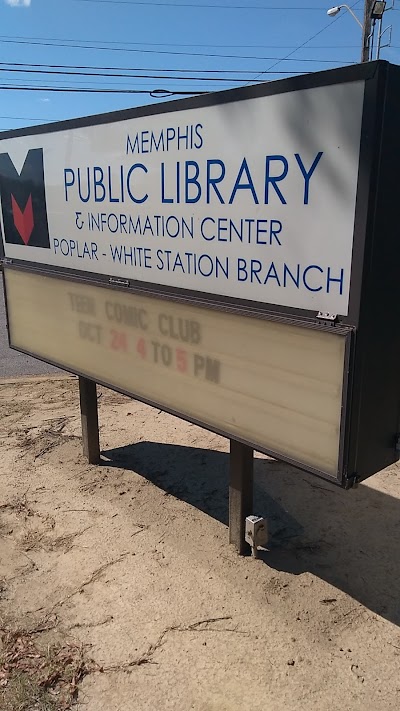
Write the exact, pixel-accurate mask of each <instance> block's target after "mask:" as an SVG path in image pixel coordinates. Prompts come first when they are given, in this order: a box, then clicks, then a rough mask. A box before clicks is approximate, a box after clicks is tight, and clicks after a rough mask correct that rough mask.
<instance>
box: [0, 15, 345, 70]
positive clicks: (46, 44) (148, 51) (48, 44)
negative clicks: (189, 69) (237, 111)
mask: <svg viewBox="0 0 400 711" xmlns="http://www.w3.org/2000/svg"><path fill="white" fill-rule="evenodd" d="M333 22H335V20H334V21H333ZM331 24H333V23H331ZM324 29H325V28H324ZM321 32H322V30H321ZM317 34H319V33H317ZM315 36H317V35H315ZM308 41H309V42H310V41H311V40H308ZM0 42H3V43H6V44H29V45H40V46H41V47H66V48H71V49H90V50H92V51H93V50H101V51H107V52H136V53H140V54H168V55H174V56H178V57H211V58H218V59H255V60H258V61H262V62H270V61H274V60H277V61H278V62H284V61H293V60H290V59H289V58H288V57H289V55H288V56H287V57H281V58H279V57H256V56H251V55H243V54H214V53H205V52H172V51H167V50H154V49H134V48H132V47H128V48H126V49H123V48H122V47H93V46H90V45H84V44H64V43H61V42H55V41H53V40H51V41H50V42H48V41H47V42H42V41H41V42H37V41H29V42H27V41H25V40H14V39H13V40H11V39H1V38H0ZM304 44H307V42H305V43H304ZM302 46H303V45H302ZM300 48H301V47H297V49H300ZM297 49H295V50H294V51H293V52H291V54H294V52H296V51H297ZM296 61H299V62H319V63H322V64H334V63H336V64H348V62H345V61H342V60H336V59H335V60H329V59H297V60H296Z"/></svg>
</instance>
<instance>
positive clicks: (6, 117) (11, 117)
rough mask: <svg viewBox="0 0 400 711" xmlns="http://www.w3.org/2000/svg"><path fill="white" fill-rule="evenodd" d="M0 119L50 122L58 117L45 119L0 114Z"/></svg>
mask: <svg viewBox="0 0 400 711" xmlns="http://www.w3.org/2000/svg"><path fill="white" fill-rule="evenodd" d="M0 119H2V120H7V121H44V123H51V122H52V121H57V120H58V119H45V118H38V117H36V118H32V116H0Z"/></svg>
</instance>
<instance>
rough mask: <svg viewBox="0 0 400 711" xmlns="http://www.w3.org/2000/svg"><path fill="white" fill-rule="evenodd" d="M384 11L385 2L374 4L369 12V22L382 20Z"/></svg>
mask: <svg viewBox="0 0 400 711" xmlns="http://www.w3.org/2000/svg"><path fill="white" fill-rule="evenodd" d="M385 10H386V1H385V2H378V0H376V2H374V5H373V8H372V12H371V20H382V17H383V13H384V12H385Z"/></svg>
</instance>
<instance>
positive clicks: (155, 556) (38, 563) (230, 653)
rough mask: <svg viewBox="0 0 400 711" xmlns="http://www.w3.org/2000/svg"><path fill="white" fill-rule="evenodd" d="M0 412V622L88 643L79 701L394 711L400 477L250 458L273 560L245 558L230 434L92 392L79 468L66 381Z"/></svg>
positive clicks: (22, 387) (5, 394)
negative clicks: (337, 484) (230, 513)
mask: <svg viewBox="0 0 400 711" xmlns="http://www.w3.org/2000/svg"><path fill="white" fill-rule="evenodd" d="M0 405H1V421H0V451H1V459H0V462H1V464H0V618H1V619H2V621H3V624H5V623H7V624H8V625H12V624H15V625H20V626H23V627H25V628H35V627H36V629H38V628H39V630H40V628H41V626H42V627H44V628H47V629H45V630H44V632H43V634H47V635H49V634H53V635H56V636H57V635H58V637H59V638H64V639H68V640H69V641H70V640H75V641H76V642H82V643H84V644H85V645H88V646H87V647H86V649H87V654H88V655H89V656H90V658H91V659H93V660H94V662H95V665H94V666H93V671H92V672H91V673H89V674H88V675H87V676H86V677H85V679H84V680H83V682H82V684H81V686H80V690H79V696H78V707H79V708H82V709H85V710H86V711H120V710H122V709H123V710H124V711H131V710H132V711H147V710H150V709H151V710H152V711H153V710H154V709H174V711H178V710H179V711H181V710H182V711H188V710H189V709H195V710H196V711H239V710H240V711H243V710H244V709H246V710H247V709H249V710H251V711H268V710H271V711H283V710H285V711H292V710H293V711H294V710H296V711H302V710H303V709H307V710H308V709H310V708H311V709H317V710H318V711H325V710H326V711H328V710H329V711H332V710H336V709H340V710H343V711H345V710H346V709H349V710H351V711H356V710H358V709H360V710H361V709H363V711H364V710H365V709H374V710H377V711H389V710H391V709H396V710H397V709H398V708H399V707H400V673H399V661H400V656H399V655H400V630H399V623H400V599H399V597H400V566H399V557H400V554H399V551H400V482H399V477H398V476H397V474H398V469H397V467H396V466H394V467H392V468H390V469H388V470H385V471H384V472H381V473H380V474H379V475H377V476H375V477H373V478H372V479H371V480H369V482H367V483H366V484H365V485H361V486H360V487H358V489H356V490H354V491H349V492H344V491H341V490H339V489H336V488H334V487H333V486H331V485H330V484H328V483H326V482H324V481H320V480H318V479H316V478H314V477H311V476H308V475H306V474H304V473H303V472H300V471H297V470H295V469H292V468H290V467H288V466H286V465H283V464H281V463H277V462H275V461H272V460H269V459H267V458H266V457H263V456H261V455H257V459H256V463H255V473H256V490H255V507H254V508H255V511H254V512H255V513H258V514H261V515H266V516H267V517H268V520H269V527H270V549H269V550H268V551H267V552H265V553H264V554H263V557H262V559H260V560H254V559H252V558H249V557H246V558H240V557H238V556H237V554H236V552H235V551H234V549H233V548H232V547H230V546H229V544H228V536H227V527H226V524H227V504H228V501H227V491H228V486H227V462H228V459H227V449H228V446H227V445H228V443H227V441H226V440H224V439H222V438H220V437H218V436H216V435H212V434H210V433H208V432H206V431H204V430H201V429H200V428H198V427H195V426H193V425H189V424H187V423H184V422H182V421H180V420H178V419H176V418H174V417H171V416H169V415H166V414H164V413H162V412H159V411H157V410H154V409H151V408H149V407H147V406H144V405H142V404H140V403H137V402H135V401H132V400H129V399H128V398H125V397H122V396H120V395H117V394H115V393H112V392H110V391H107V390H103V389H101V390H100V391H99V417H100V426H101V430H100V435H101V446H102V450H103V461H102V464H101V466H91V465H88V464H87V463H86V462H85V460H84V458H83V455H82V451H81V441H80V418H79V407H78V397H77V381H76V379H75V378H70V377H66V378H64V377H60V378H56V379H53V380H50V379H45V378H43V379H40V378H36V379H25V380H18V381H14V382H12V381H3V382H0ZM49 628H50V629H51V633H50V632H49ZM0 706H1V698H0Z"/></svg>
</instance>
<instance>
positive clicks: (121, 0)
mask: <svg viewBox="0 0 400 711" xmlns="http://www.w3.org/2000/svg"><path fill="white" fill-rule="evenodd" d="M74 2H88V3H96V4H99V5H131V6H132V7H135V5H144V6H148V5H150V6H151V5H153V6H154V5H155V6H157V7H169V8H171V9H175V8H179V7H189V8H190V7H191V8H195V9H198V8H207V9H211V10H263V11H264V12H268V11H270V10H280V11H282V10H298V11H303V10H318V11H321V10H326V7H292V6H288V5H286V6H285V5H283V6H281V7H279V6H278V7H277V6H272V5H270V6H264V7H262V6H260V5H209V4H206V3H175V2H174V3H170V2H136V1H135V2H131V1H130V0H74Z"/></svg>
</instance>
